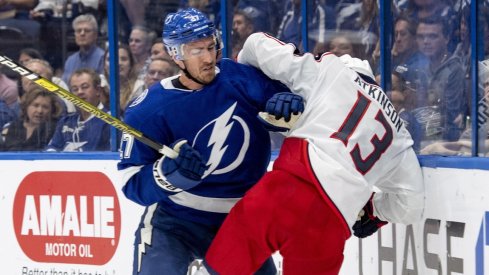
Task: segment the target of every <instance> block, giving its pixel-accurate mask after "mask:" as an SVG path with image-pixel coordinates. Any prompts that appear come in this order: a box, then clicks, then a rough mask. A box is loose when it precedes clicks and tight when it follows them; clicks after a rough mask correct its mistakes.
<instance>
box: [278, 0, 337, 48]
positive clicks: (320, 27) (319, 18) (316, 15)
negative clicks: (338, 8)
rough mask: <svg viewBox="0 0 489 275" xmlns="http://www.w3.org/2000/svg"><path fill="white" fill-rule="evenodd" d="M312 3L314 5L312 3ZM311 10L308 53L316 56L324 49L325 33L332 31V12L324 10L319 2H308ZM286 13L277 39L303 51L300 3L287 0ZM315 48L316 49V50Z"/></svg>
mask: <svg viewBox="0 0 489 275" xmlns="http://www.w3.org/2000/svg"><path fill="white" fill-rule="evenodd" d="M313 2H314V3H313ZM308 4H309V5H310V7H309V8H310V10H311V15H312V16H311V17H310V20H309V22H308V29H309V37H310V39H309V41H308V44H309V45H308V46H309V47H308V48H309V51H310V52H312V53H314V54H317V53H319V51H320V50H319V49H324V44H325V43H326V38H327V37H326V31H327V30H328V29H334V24H335V23H334V18H335V15H334V12H333V11H332V10H329V9H326V8H325V7H323V6H322V5H320V4H319V2H318V1H317V0H316V1H308ZM286 10H287V13H286V14H285V15H284V17H283V18H282V22H281V23H280V27H279V29H278V34H277V38H278V39H280V40H282V41H284V42H288V43H294V45H296V46H297V47H299V49H301V50H303V49H304V47H303V45H302V37H301V33H302V32H301V24H300V22H301V20H302V15H301V1H300V0H289V1H288V2H287V6H286ZM316 47H317V48H316Z"/></svg>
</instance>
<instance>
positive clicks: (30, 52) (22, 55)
mask: <svg viewBox="0 0 489 275" xmlns="http://www.w3.org/2000/svg"><path fill="white" fill-rule="evenodd" d="M31 59H43V57H42V54H41V53H40V52H39V51H38V50H37V49H34V48H24V49H22V50H20V52H19V63H20V64H21V65H25V64H26V63H27V61H29V60H31Z"/></svg>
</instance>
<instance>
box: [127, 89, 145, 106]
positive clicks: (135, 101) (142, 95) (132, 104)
mask: <svg viewBox="0 0 489 275" xmlns="http://www.w3.org/2000/svg"><path fill="white" fill-rule="evenodd" d="M147 95H148V89H146V90H144V92H143V93H142V94H140V95H139V96H138V97H136V99H135V100H134V101H133V102H132V103H131V105H129V107H134V106H136V105H138V104H139V103H141V102H143V100H144V99H145V98H146V96H147Z"/></svg>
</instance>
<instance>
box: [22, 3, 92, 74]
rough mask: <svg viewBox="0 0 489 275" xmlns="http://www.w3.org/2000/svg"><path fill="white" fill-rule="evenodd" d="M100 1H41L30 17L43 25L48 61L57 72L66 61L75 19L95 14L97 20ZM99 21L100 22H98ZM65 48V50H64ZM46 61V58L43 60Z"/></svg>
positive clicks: (42, 31) (44, 44)
mask: <svg viewBox="0 0 489 275" xmlns="http://www.w3.org/2000/svg"><path fill="white" fill-rule="evenodd" d="M98 5H99V1H98V0H76V1H70V0H39V1H37V6H35V7H34V8H33V9H32V10H31V11H30V17H31V18H32V19H34V20H36V21H38V22H39V23H40V24H41V26H42V27H41V37H42V38H44V39H42V42H43V45H42V46H43V48H44V49H46V58H45V59H46V60H48V61H49V63H50V64H51V65H52V66H53V68H54V69H55V70H61V69H62V68H63V63H64V61H65V59H66V56H65V55H66V52H67V51H68V49H67V48H66V47H67V46H68V45H67V44H68V36H70V35H71V34H72V33H73V29H72V27H71V25H72V22H73V19H74V18H76V17H77V16H79V15H81V14H87V13H90V14H93V15H94V16H95V17H96V18H97V19H100V18H99V17H98V15H99V11H98ZM97 21H98V20H97ZM63 46H64V47H65V48H63ZM42 59H44V58H42Z"/></svg>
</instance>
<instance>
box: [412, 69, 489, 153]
mask: <svg viewBox="0 0 489 275" xmlns="http://www.w3.org/2000/svg"><path fill="white" fill-rule="evenodd" d="M479 82H480V84H482V85H481V86H482V87H479V88H480V89H482V90H483V93H482V98H481V99H480V100H479V102H478V103H477V131H478V139H479V140H478V143H479V148H478V152H479V156H485V157H488V156H489V122H488V121H489V60H484V61H482V62H479ZM469 126H471V125H470V124H469ZM472 132H473V129H472V128H471V127H467V129H466V130H465V131H464V132H463V133H462V135H461V136H460V139H458V140H456V141H439V142H434V143H432V144H429V145H428V146H426V147H424V148H423V149H422V150H421V152H420V153H421V154H423V155H426V154H434V155H461V156H471V155H472Z"/></svg>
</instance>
